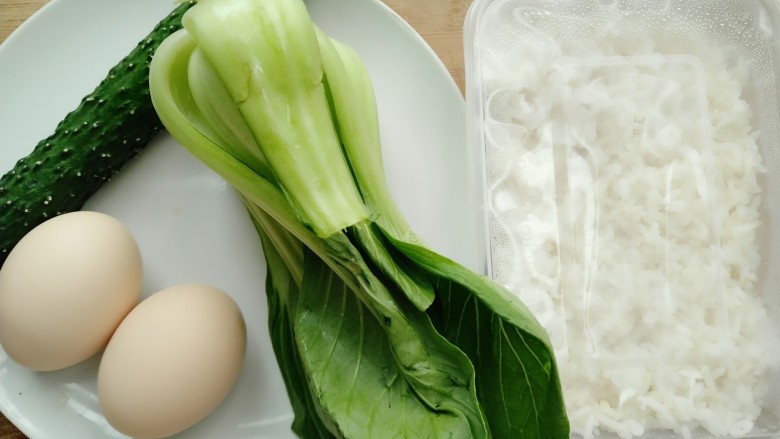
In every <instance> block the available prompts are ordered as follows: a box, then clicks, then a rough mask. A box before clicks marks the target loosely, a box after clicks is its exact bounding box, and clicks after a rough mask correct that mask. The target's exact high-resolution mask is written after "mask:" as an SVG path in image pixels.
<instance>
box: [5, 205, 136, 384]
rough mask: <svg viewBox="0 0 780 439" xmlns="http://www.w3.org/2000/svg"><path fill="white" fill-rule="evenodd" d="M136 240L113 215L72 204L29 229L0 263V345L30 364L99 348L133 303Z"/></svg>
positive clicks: (82, 356)
mask: <svg viewBox="0 0 780 439" xmlns="http://www.w3.org/2000/svg"><path fill="white" fill-rule="evenodd" d="M142 277H143V268H142V263H141V254H140V251H139V248H138V245H137V243H136V241H135V239H134V238H133V236H132V235H131V233H130V231H129V230H128V229H127V228H126V227H125V226H124V225H123V224H122V223H121V222H120V221H119V220H117V219H116V218H114V217H112V216H109V215H107V214H104V213H100V212H91V211H78V212H71V213H66V214H63V215H59V216H57V217H54V218H51V219H49V220H47V221H45V222H43V223H42V224H40V225H38V226H37V227H35V228H34V229H32V230H31V231H30V232H29V233H27V235H25V236H24V237H23V238H22V239H21V240H20V241H19V242H18V243H17V244H16V246H15V247H14V248H13V249H12V250H11V252H10V253H9V254H8V258H7V259H6V261H5V263H4V264H3V266H2V269H0V345H1V346H2V347H3V350H5V352H6V353H7V354H8V356H9V357H10V358H11V359H13V360H14V361H16V362H17V363H19V364H21V365H23V366H25V367H28V368H30V369H33V370H37V371H52V370H58V369H63V368H66V367H68V366H71V365H74V364H76V363H79V362H81V361H83V360H86V359H87V358H90V357H91V356H93V355H95V354H97V353H98V352H100V351H101V350H102V349H103V348H104V347H105V346H106V343H107V342H108V340H109V339H110V338H111V335H112V334H113V332H114V330H115V329H116V328H117V326H118V325H119V323H120V322H121V321H122V319H123V318H124V317H125V316H126V315H127V314H128V313H129V312H130V310H131V309H132V308H133V307H134V306H135V305H136V304H137V303H138V300H139V298H140V294H141V284H142Z"/></svg>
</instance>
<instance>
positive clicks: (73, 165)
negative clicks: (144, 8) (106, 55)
mask: <svg viewBox="0 0 780 439" xmlns="http://www.w3.org/2000/svg"><path fill="white" fill-rule="evenodd" d="M193 4H194V1H189V2H184V3H182V4H180V5H178V6H177V7H176V8H175V9H174V10H173V11H172V12H171V13H170V14H169V15H168V16H167V17H165V18H163V19H162V20H161V21H160V22H159V23H158V24H157V25H156V26H155V27H154V29H153V30H152V32H151V33H150V34H149V35H147V36H146V38H144V39H143V40H141V41H140V42H139V43H138V44H137V45H136V47H135V48H134V49H133V50H132V51H131V52H130V53H129V54H128V55H127V56H126V57H125V58H124V59H122V61H120V62H119V63H118V64H117V65H115V66H114V67H112V68H111V69H110V70H109V72H108V74H107V75H106V77H105V78H104V79H103V80H102V81H101V82H100V83H99V84H98V86H97V87H96V88H95V90H94V91H92V93H90V94H89V95H87V96H86V97H84V98H83V99H82V101H81V102H80V103H79V105H78V107H76V109H75V110H73V111H71V112H70V113H68V114H67V115H66V116H65V118H64V119H63V120H62V121H61V122H60V123H59V124H58V125H57V127H56V128H55V130H54V133H52V134H51V135H50V136H49V137H47V138H45V139H43V140H41V141H40V142H38V144H37V145H36V146H35V147H34V148H33V151H32V152H31V153H30V154H29V155H28V156H27V157H24V158H22V159H20V160H19V161H18V162H17V163H16V164H15V165H14V167H13V169H11V170H10V171H8V172H7V173H6V174H5V175H3V177H2V178H0V264H2V263H3V262H5V258H6V257H7V256H8V253H9V252H10V251H11V249H12V248H13V247H14V246H15V245H16V243H17V242H19V240H20V239H22V237H23V236H24V235H25V234H27V232H29V231H30V230H32V229H33V228H34V227H35V226H37V225H38V224H40V223H42V222H44V221H46V220H47V219H49V218H52V217H54V216H57V215H60V214H63V213H67V212H73V211H76V210H80V209H81V208H82V206H83V205H84V203H85V202H86V201H87V200H88V199H89V198H90V197H91V196H92V195H94V194H95V192H97V190H98V189H100V187H101V186H103V185H104V184H105V183H106V182H108V181H109V180H110V179H111V177H113V176H114V175H115V174H116V173H117V172H118V171H119V170H120V169H121V168H122V166H123V165H124V164H125V163H127V161H129V160H130V159H131V158H133V157H135V156H136V155H137V154H138V152H139V151H141V149H143V148H144V147H145V146H146V145H147V144H148V143H149V141H150V140H151V139H152V138H153V137H154V136H155V135H156V134H157V133H158V132H159V131H160V130H161V129H162V123H161V122H160V119H159V118H158V117H157V113H156V112H155V110H154V107H153V106H152V100H151V98H150V96H149V63H150V62H151V59H152V55H154V52H155V51H156V50H157V46H159V45H160V43H161V42H162V41H163V40H164V39H165V38H166V37H167V36H168V35H170V34H172V33H173V32H175V31H177V30H179V29H181V18H182V16H183V15H184V13H185V12H186V11H187V10H188V9H189V8H190V7H191V6H192V5H193Z"/></svg>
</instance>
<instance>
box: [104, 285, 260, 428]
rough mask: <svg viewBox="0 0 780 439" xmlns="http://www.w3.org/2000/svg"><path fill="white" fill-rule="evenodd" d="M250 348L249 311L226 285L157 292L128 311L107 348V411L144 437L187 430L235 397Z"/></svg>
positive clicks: (114, 423) (118, 424)
mask: <svg viewBox="0 0 780 439" xmlns="http://www.w3.org/2000/svg"><path fill="white" fill-rule="evenodd" d="M245 352H246V326H245V323H244V319H243V316H242V314H241V311H240V309H239V308H238V306H237V305H236V303H235V302H234V301H233V299H231V298H230V296H228V295H227V294H226V293H224V292H222V291H221V290H219V289H217V288H214V287H211V286H207V285H196V284H192V285H178V286H174V287H170V288H167V289H164V290H162V291H159V292H157V293H154V294H152V295H151V296H149V298H147V299H146V300H144V301H142V302H141V303H140V304H139V305H138V306H137V307H136V308H135V309H134V310H133V311H132V312H130V314H128V316H127V317H126V318H125V320H124V321H123V322H122V323H121V325H119V328H117V330H116V332H115V333H114V336H113V337H112V338H111V341H110V342H109V344H108V346H107V347H106V350H105V352H104V353H103V358H102V360H101V363H100V369H99V371H98V378H97V384H98V400H99V402H100V406H101V408H102V411H103V414H104V416H105V417H106V420H108V422H109V423H110V424H111V425H112V426H113V427H114V428H116V429H117V430H118V431H119V432H121V433H124V434H126V435H129V436H132V437H136V438H159V437H165V436H170V435H172V434H175V433H178V432H180V431H183V430H185V429H187V428H189V427H191V426H192V425H194V424H196V423H198V422H199V421H200V420H202V419H203V418H204V417H206V416H207V415H208V414H209V413H211V412H212V411H213V410H214V409H215V408H216V407H217V406H218V405H219V404H220V403H221V402H222V401H223V400H224V399H225V398H226V397H227V395H228V394H229V393H230V391H231V389H232V388H233V386H234V384H235V382H236V380H237V379H238V376H239V374H240V371H241V368H242V365H243V361H244V354H245Z"/></svg>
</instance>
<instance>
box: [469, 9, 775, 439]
mask: <svg viewBox="0 0 780 439" xmlns="http://www.w3.org/2000/svg"><path fill="white" fill-rule="evenodd" d="M778 42H780V2H778V1H770V0H766V1H764V0H688V1H682V0H613V1H609V0H475V1H474V3H473V4H472V6H471V9H470V10H469V13H468V15H467V18H466V23H465V29H464V43H465V44H464V45H465V55H466V100H467V107H468V111H469V117H468V123H469V136H470V141H471V142H472V143H473V145H474V149H475V151H476V154H477V155H476V157H477V160H476V168H477V171H478V172H479V173H480V175H481V177H482V182H483V183H484V212H485V218H484V219H485V236H486V242H487V243H488V245H487V249H486V252H487V255H488V257H487V259H488V272H489V274H490V275H491V276H492V277H493V278H495V279H496V280H498V281H499V282H500V283H502V284H504V285H505V286H507V287H508V288H509V289H511V290H512V291H513V292H515V293H516V294H518V295H519V297H520V298H521V299H522V300H523V301H524V302H525V303H526V304H527V305H528V306H529V307H530V308H531V310H532V311H533V312H534V313H535V315H536V316H537V318H538V319H539V321H540V322H541V323H542V325H543V326H544V327H545V328H546V329H547V331H548V333H549V334H550V338H551V341H552V343H553V346H554V348H555V351H556V356H557V358H558V362H559V367H560V370H561V380H562V384H563V389H564V399H565V400H566V405H567V412H568V414H569V418H570V421H571V425H572V430H573V437H586V438H591V437H597V438H612V437H622V438H629V437H636V438H712V437H724V438H770V437H771V438H779V437H780V371H778V365H780V157H779V155H780V105H779V101H778V91H777V78H778V65H777V62H778V59H777V58H778V55H780V48H779V47H778Z"/></svg>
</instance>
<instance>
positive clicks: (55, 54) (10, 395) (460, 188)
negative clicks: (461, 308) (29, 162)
mask: <svg viewBox="0 0 780 439" xmlns="http://www.w3.org/2000/svg"><path fill="white" fill-rule="evenodd" d="M308 6H309V10H310V13H311V15H312V17H313V19H314V21H315V22H317V23H318V24H319V25H320V26H321V27H322V28H323V29H324V30H325V31H326V32H328V33H329V34H330V35H331V36H333V37H335V38H338V39H340V40H342V41H344V42H346V43H348V44H350V45H352V46H353V47H354V48H355V49H356V50H357V51H358V52H359V54H360V55H361V56H362V57H363V59H364V60H365V62H366V64H367V66H368V68H369V70H370V73H371V75H372V78H373V80H374V85H375V88H376V93H377V101H378V105H379V112H380V119H381V130H382V140H383V145H384V154H385V159H386V168H387V172H388V180H389V184H390V187H391V190H392V191H393V193H394V194H395V195H396V198H397V200H398V203H399V205H400V207H401V209H402V211H403V212H404V213H405V214H406V215H407V216H408V219H409V221H410V223H411V224H412V226H413V227H414V228H415V229H416V230H417V232H418V233H419V234H420V235H421V236H422V237H423V238H424V239H425V240H427V242H428V243H429V245H431V247H433V248H434V249H437V250H439V251H440V252H442V253H443V254H445V255H448V256H450V257H452V258H454V259H456V260H457V261H459V262H461V263H463V264H465V265H467V266H469V267H471V268H474V269H481V267H482V266H483V264H484V262H483V260H482V259H483V257H482V253H483V252H482V247H481V245H480V243H479V242H478V241H479V239H478V238H477V237H478V233H475V230H476V227H475V225H476V222H475V221H476V218H477V215H476V212H475V210H474V209H473V207H472V205H471V204H469V203H467V200H471V199H472V198H471V197H473V195H474V192H475V191H474V189H475V186H474V184H473V183H472V181H471V179H470V177H469V173H470V161H469V158H470V156H471V155H470V153H469V152H468V151H467V150H466V144H465V138H466V137H465V131H464V130H465V125H466V124H465V110H464V103H463V99H462V97H461V95H460V93H459V91H458V89H457V87H456V86H455V83H454V82H453V80H452V79H451V77H450V76H449V74H448V73H447V71H446V69H445V68H444V67H443V65H442V64H441V63H440V62H439V60H438V59H437V58H436V57H435V55H434V53H433V52H432V51H431V50H430V48H429V47H428V46H427V45H426V44H425V43H424V42H423V41H422V39H421V38H420V37H419V36H418V35H417V34H416V33H415V32H414V31H413V30H412V28H411V27H409V25H408V24H406V23H405V22H404V21H403V20H402V19H401V18H400V17H398V16H397V15H395V14H394V13H393V12H392V11H391V10H390V9H389V8H387V7H386V6H385V5H384V4H382V3H380V2H379V1H378V0H311V1H309V2H308ZM172 7H173V6H172V3H171V1H170V0H163V1H161V0H134V1H122V0H55V1H52V2H51V3H49V4H48V5H46V6H45V7H44V8H43V9H42V10H41V11H39V12H38V13H37V14H35V15H34V17H33V18H32V19H30V20H29V21H28V22H26V23H24V24H23V25H22V26H21V27H20V28H19V29H18V30H17V31H16V32H15V33H14V34H13V35H12V36H11V37H10V38H9V39H8V40H7V41H6V42H5V43H3V45H2V46H0V170H2V171H0V172H6V171H7V170H8V169H10V168H11V167H12V166H13V163H14V162H15V161H16V160H17V159H18V158H20V157H22V156H24V155H26V154H27V153H28V152H29V151H30V150H31V149H32V147H33V146H34V145H35V144H36V143H37V141H38V140H40V139H42V138H44V137H46V136H47V135H48V134H50V133H51V132H52V130H53V129H54V127H55V125H56V124H57V122H59V121H60V120H61V119H62V117H63V116H64V115H65V114H66V113H67V112H68V111H70V110H72V109H73V108H75V106H76V105H77V104H78V102H79V101H80V99H81V98H82V97H83V96H84V95H86V94H87V93H89V92H90V91H91V90H92V89H93V88H94V86H95V85H96V84H97V83H98V81H99V80H100V79H102V78H103V77H104V75H105V73H106V72H107V70H108V68H109V67H111V66H113V65H114V64H115V63H116V62H117V61H119V59H120V58H122V57H123V56H124V55H125V54H126V53H128V52H129V50H130V49H131V48H132V47H133V46H134V45H135V44H136V42H137V41H139V40H140V39H141V38H143V37H144V36H145V35H146V34H147V33H148V31H149V30H150V29H151V28H152V27H153V25H154V24H155V23H157V21H159V19H161V18H162V17H163V16H165V15H166V14H167V13H168V12H169V11H170V9H171V8H172ZM86 208H88V209H92V210H99V211H103V212H106V213H109V214H112V215H114V216H116V217H118V218H119V219H121V220H122V221H124V222H125V224H126V225H127V226H128V227H129V228H130V229H131V231H132V232H133V233H134V234H135V237H136V239H137V240H138V243H139V245H140V248H141V252H142V254H143V257H144V266H145V282H144V296H146V295H148V294H150V293H152V292H154V291H158V290H160V289H162V288H164V287H166V286H170V285H173V284H177V283H183V282H205V283H210V284H213V285H215V286H217V287H219V288H222V289H224V290H225V291H227V292H228V293H230V294H231V295H232V296H233V297H234V298H235V299H236V301H237V302H238V303H239V306H241V308H242V310H243V312H244V314H245V317H246V320H247V323H248V329H249V349H248V352H247V356H246V362H245V365H244V369H243V372H242V375H241V377H240V378H239V381H238V383H237V384H236V387H235V389H234V390H233V392H232V393H231V395H230V396H229V397H228V399H227V400H226V401H225V402H224V403H223V404H222V405H221V406H220V407H219V408H218V409H217V410H216V411H215V412H213V413H212V414H211V415H209V417H207V418H206V419H205V420H204V421H202V422H201V423H199V424H198V425H196V426H195V427H193V428H192V429H190V430H188V431H186V432H184V433H183V434H181V436H180V437H186V438H215V437H221V438H266V437H267V438H275V439H278V438H285V437H293V435H292V433H291V432H290V430H289V426H290V422H291V419H292V413H291V409H290V404H289V401H288V398H287V395H286V392H285V389H284V386H283V383H282V380H281V375H280V373H279V369H278V366H277V364H276V360H275V358H274V355H273V351H272V349H271V344H270V340H269V338H268V331H267V326H266V306H265V292H264V289H263V285H264V282H265V262H264V260H263V256H262V251H261V247H260V242H259V240H258V239H257V236H256V234H255V231H254V229H253V228H252V225H251V223H250V221H249V219H248V217H247V215H246V213H245V212H244V210H243V208H242V206H241V204H240V203H239V201H238V198H237V197H236V196H235V194H234V192H233V190H232V188H230V187H229V186H228V185H226V184H225V183H224V181H223V180H222V179H220V178H219V177H218V176H216V175H214V174H213V173H212V172H210V171H209V170H207V169H206V168H205V167H204V166H203V165H202V164H201V163H199V162H198V161H196V160H195V159H193V158H192V157H191V156H189V155H188V153H187V152H186V151H185V150H184V149H183V148H181V147H180V146H179V145H178V144H176V142H175V141H173V140H172V139H171V138H170V137H169V136H167V134H163V135H161V136H159V137H158V138H157V139H155V141H154V142H153V143H152V144H151V145H150V146H149V147H148V149H147V150H146V151H144V152H143V153H142V154H141V155H140V156H139V157H138V158H137V159H136V160H134V161H133V162H132V163H130V165H129V166H128V167H127V168H126V169H125V171H124V172H122V173H121V174H120V175H119V176H118V177H117V178H115V179H114V180H113V181H112V182H111V183H110V184H109V185H107V186H105V187H104V188H103V189H102V190H101V191H100V192H99V193H98V194H97V195H96V196H95V197H94V198H93V199H92V200H90V202H89V203H88V205H87V206H86ZM452 237H458V239H452ZM98 364H99V356H96V357H95V358H92V359H91V360H89V361H87V362H85V363H83V364H80V365H77V366H74V367H71V368H69V369H67V370H63V371H59V372H53V373H34V372H31V371H28V370H26V369H24V368H22V367H20V366H18V365H17V364H15V363H14V362H13V361H11V360H10V359H9V358H8V357H7V356H6V355H5V353H4V352H2V350H0V410H1V411H2V412H3V413H4V414H5V415H6V416H7V417H8V418H9V419H10V420H11V421H12V422H13V423H14V424H16V425H17V426H18V427H19V428H20V429H21V430H22V431H23V432H24V433H26V434H27V435H28V436H30V437H31V438H33V439H48V438H57V439H61V438H80V439H89V438H103V437H121V435H120V434H118V433H117V432H115V431H114V430H113V429H112V428H111V427H110V426H109V425H107V423H106V422H105V420H104V418H103V416H102V415H101V413H100V407H99V405H98V402H97V398H96V396H95V377H96V371H97V365H98Z"/></svg>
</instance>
